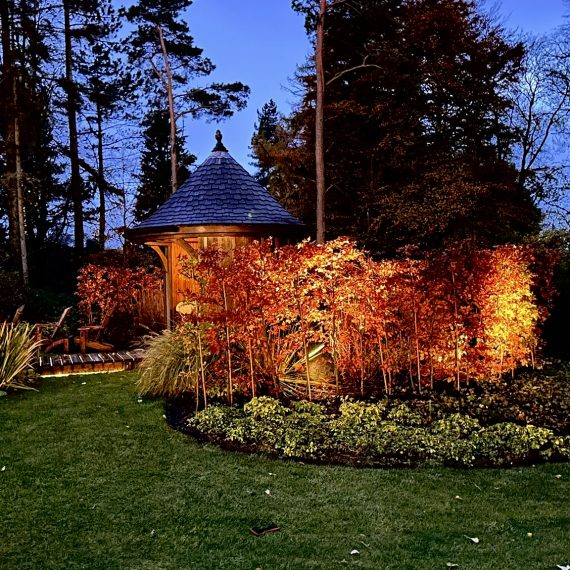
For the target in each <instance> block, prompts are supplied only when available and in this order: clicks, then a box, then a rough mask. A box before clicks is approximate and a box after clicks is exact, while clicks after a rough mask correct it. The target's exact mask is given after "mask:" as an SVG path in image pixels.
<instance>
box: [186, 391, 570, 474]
mask: <svg viewBox="0 0 570 570" xmlns="http://www.w3.org/2000/svg"><path fill="white" fill-rule="evenodd" d="M385 415H386V409H385V402H381V403H377V404H366V403H363V402H350V401H345V402H343V403H342V404H341V406H340V409H339V413H328V412H327V411H326V410H325V408H324V407H323V406H322V405H319V404H315V403H311V402H294V403H293V404H292V405H291V407H285V406H283V405H282V404H281V403H280V402H279V401H277V400H275V399H272V398H267V397H261V398H254V399H253V400H251V401H250V402H248V403H247V404H245V406H244V407H243V408H241V409H239V408H233V407H227V406H211V407H209V408H207V409H205V410H202V411H201V412H198V413H197V414H196V415H195V416H194V417H192V418H190V419H189V420H188V424H189V426H190V428H191V429H192V430H193V431H194V432H196V433H198V434H200V435H201V436H204V437H207V438H210V439H213V440H214V441H217V442H221V443H224V442H225V443H232V444H238V445H242V446H243V447H244V449H248V450H251V449H252V448H254V449H256V450H257V451H261V452H267V453H271V454H277V455H280V456H283V457H293V458H297V459H309V460H328V461H332V462H338V461H341V462H345V463H346V462H349V463H350V462H352V463H353V462H359V463H364V464H371V465H417V464H420V463H435V464H446V465H455V466H463V467H467V466H472V465H487V466H508V465H513V464H520V463H526V462H531V461H533V462H534V461H547V460H560V459H569V458H570V438H569V437H566V438H565V437H562V436H557V435H555V434H554V433H553V432H552V431H551V430H548V429H545V428H537V427H534V426H519V425H516V424H513V423H501V424H496V425H492V426H487V427H482V426H481V425H480V424H479V422H478V421H477V420H476V419H473V418H471V417H469V416H465V415H462V414H457V413H455V414H452V415H450V416H448V417H444V418H441V419H439V420H437V421H435V422H433V423H432V424H430V425H428V426H422V425H421V423H420V422H418V417H416V416H415V415H414V414H413V413H411V412H410V411H409V409H407V408H406V407H405V406H398V407H396V408H394V409H393V411H392V412H391V413H389V414H388V417H390V415H391V416H392V418H393V420H394V421H393V420H390V419H384V417H385ZM410 419H411V420H410Z"/></svg>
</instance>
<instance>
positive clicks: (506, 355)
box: [184, 240, 553, 399]
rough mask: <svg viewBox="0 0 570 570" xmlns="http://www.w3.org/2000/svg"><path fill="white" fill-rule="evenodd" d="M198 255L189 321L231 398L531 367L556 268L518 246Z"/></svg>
mask: <svg viewBox="0 0 570 570" xmlns="http://www.w3.org/2000/svg"><path fill="white" fill-rule="evenodd" d="M197 255H198V256H197V257H196V258H195V259H192V260H189V261H188V262H187V264H186V267H185V269H184V272H185V274H186V276H187V277H188V278H190V279H192V280H193V281H194V284H195V287H194V291H187V292H186V293H187V300H188V305H187V307H190V308H191V310H190V311H188V310H186V311H184V312H186V313H189V314H187V315H186V316H185V317H184V318H186V319H189V320H192V321H193V322H195V323H199V324H202V325H203V327H202V329H203V331H204V333H203V334H204V342H206V343H207V344H208V345H209V349H210V351H211V353H212V354H214V355H218V357H217V359H214V362H213V363H211V365H210V366H209V369H208V373H209V374H210V376H211V377H217V378H218V379H219V378H220V377H223V378H225V379H226V380H227V391H228V393H229V394H230V395H231V394H232V393H233V392H234V390H235V389H236V387H238V386H239V387H240V389H242V390H244V391H249V392H251V393H252V394H255V392H256V390H257V389H258V388H259V386H260V384H262V383H265V384H268V385H269V386H270V387H271V388H272V389H273V391H274V392H275V393H278V392H285V393H287V394H289V395H290V396H297V397H309V398H310V399H311V398H320V397H326V396H330V395H337V394H344V395H346V394H369V393H375V392H376V393H378V392H380V391H384V392H390V391H391V390H392V387H393V384H394V382H395V381H396V379H397V378H400V379H401V378H403V377H405V378H407V379H408V380H407V381H409V382H411V384H412V385H413V386H415V387H416V388H417V389H419V390H423V389H426V388H427V387H433V384H434V382H437V381H454V382H456V383H457V385H459V384H460V383H461V382H463V381H466V380H468V379H477V380H487V379H492V378H497V377H498V376H500V375H501V374H503V373H504V372H507V371H512V370H514V369H515V368H516V367H517V366H521V365H529V364H533V363H534V360H535V358H536V354H537V349H538V347H539V326H540V324H541V322H542V321H543V320H544V318H545V316H546V307H545V303H544V300H545V299H548V298H549V297H550V294H551V292H550V291H549V283H550V276H551V271H552V267H553V257H552V255H551V256H550V257H549V256H546V257H544V256H543V263H542V265H541V267H542V269H541V270H540V279H538V278H537V274H536V273H537V270H536V269H535V268H536V267H538V266H539V265H540V264H539V263H538V261H537V256H536V255H535V253H534V252H533V250H532V249H530V248H526V247H517V246H503V247H497V248H495V249H492V250H476V249H472V248H470V247H468V246H466V245H462V246H458V247H456V248H454V249H449V250H447V251H444V252H439V253H437V254H433V255H431V256H428V257H424V258H423V259H414V258H412V257H407V258H404V259H401V260H390V261H374V260H373V259H371V258H370V257H369V256H367V255H366V254H365V253H363V252H362V251H360V250H359V249H357V248H356V246H355V245H354V243H352V242H351V241H348V240H336V241H331V242H328V243H326V244H324V245H317V244H314V243H309V242H303V243H301V244H299V245H297V246H287V247H284V248H281V249H278V250H276V251H272V250H271V247H270V244H269V243H262V244H254V245H250V246H248V247H245V248H241V249H238V250H236V251H235V252H234V253H233V256H232V259H231V260H228V259H227V258H225V257H224V255H223V254H222V253H221V252H219V251H217V250H206V251H204V252H201V253H200V254H197ZM547 258H548V259H547ZM544 260H546V261H544ZM539 283H540V286H539ZM537 299H540V302H539V301H538V300H537ZM307 362H308V363H309V364H308V366H307V365H306V363H307Z"/></svg>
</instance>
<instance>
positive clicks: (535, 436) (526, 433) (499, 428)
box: [473, 423, 563, 466]
mask: <svg viewBox="0 0 570 570" xmlns="http://www.w3.org/2000/svg"><path fill="white" fill-rule="evenodd" d="M562 443H563V440H562V438H555V437H554V436H553V433H552V432H551V431H550V430H548V429H546V428H538V427H535V426H531V425H529V426H519V425H516V424H509V423H502V424H495V425H492V426H488V427H486V428H483V429H482V430H481V431H479V432H477V433H476V434H474V436H473V448H474V455H475V460H476V461H478V462H479V463H482V464H489V465H498V466H502V465H513V464H519V463H525V462H529V461H536V460H540V459H547V458H548V457H550V455H552V453H553V452H554V451H555V450H556V448H557V447H558V446H559V445H560V444H562Z"/></svg>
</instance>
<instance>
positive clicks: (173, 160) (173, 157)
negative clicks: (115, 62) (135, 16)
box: [157, 26, 178, 194]
mask: <svg viewBox="0 0 570 570" xmlns="http://www.w3.org/2000/svg"><path fill="white" fill-rule="evenodd" d="M157 29H158V37H159V38H160V49H161V50H162V58H163V60H164V71H165V73H166V94H167V95H168V113H169V115H170V141H169V142H170V184H171V189H172V193H173V194H174V192H176V190H178V153H177V152H176V113H175V111H174V92H173V89H172V70H171V68H170V59H169V57H168V50H167V49H166V43H165V41H164V36H163V34H162V28H161V27H160V26H157Z"/></svg>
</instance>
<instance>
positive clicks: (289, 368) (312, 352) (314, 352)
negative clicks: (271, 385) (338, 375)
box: [279, 344, 338, 400]
mask: <svg viewBox="0 0 570 570" xmlns="http://www.w3.org/2000/svg"><path fill="white" fill-rule="evenodd" d="M324 347H325V345H324V344H316V345H314V346H312V347H310V348H309V350H308V351H307V359H305V358H303V357H302V356H299V354H298V352H294V353H292V354H290V355H289V357H288V358H287V359H286V361H285V363H284V364H283V367H282V370H281V371H280V373H279V383H280V385H281V390H282V392H283V394H284V395H285V396H286V397H288V398H292V399H294V400H302V399H305V398H307V377H308V378H310V382H311V394H312V397H313V398H315V399H317V400H319V399H323V398H328V397H334V396H335V395H338V393H337V388H336V385H335V379H334V370H333V366H332V364H331V362H330V361H329V360H328V359H327V358H326V357H325V355H324V354H323V349H324ZM306 360H307V361H306ZM307 368H308V371H307ZM307 372H308V374H307Z"/></svg>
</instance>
